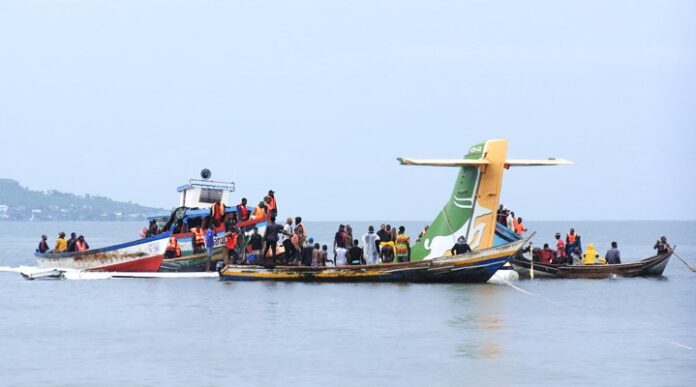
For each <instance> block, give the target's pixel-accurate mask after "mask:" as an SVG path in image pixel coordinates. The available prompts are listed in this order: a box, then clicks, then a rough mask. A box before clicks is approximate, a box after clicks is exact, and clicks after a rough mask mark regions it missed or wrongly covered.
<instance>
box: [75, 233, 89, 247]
mask: <svg viewBox="0 0 696 387" xmlns="http://www.w3.org/2000/svg"><path fill="white" fill-rule="evenodd" d="M75 249H76V250H77V251H86V250H89V244H87V241H86V240H85V237H84V236H82V235H80V236H79V237H77V242H75Z"/></svg>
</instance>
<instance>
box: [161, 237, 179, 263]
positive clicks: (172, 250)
mask: <svg viewBox="0 0 696 387" xmlns="http://www.w3.org/2000/svg"><path fill="white" fill-rule="evenodd" d="M180 256H181V247H180V246H179V241H177V240H176V238H174V237H171V238H169V243H167V249H166V250H165V251H164V258H176V257H180Z"/></svg>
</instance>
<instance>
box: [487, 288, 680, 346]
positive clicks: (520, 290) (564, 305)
mask: <svg viewBox="0 0 696 387" xmlns="http://www.w3.org/2000/svg"><path fill="white" fill-rule="evenodd" d="M500 279H501V280H502V281H503V283H505V284H506V285H508V286H510V287H511V288H513V289H515V290H517V291H518V292H520V293H522V294H526V295H528V296H532V297H535V298H539V299H542V300H544V301H546V302H548V303H550V304H553V305H556V306H560V307H564V308H567V309H570V310H574V311H581V310H580V309H579V308H575V307H572V306H569V305H566V304H562V303H560V302H557V301H554V300H552V299H550V298H547V297H544V296H542V295H539V294H536V293H533V292H530V291H529V290H526V289H522V288H521V287H519V286H517V285H515V284H513V283H512V282H510V281H508V280H507V279H505V278H500ZM583 312H586V311H583ZM602 317H603V318H607V317H606V316H602ZM648 334H649V335H652V336H653V337H656V338H658V339H660V340H663V341H665V342H667V343H669V344H672V345H673V346H675V347H678V348H682V349H686V350H688V351H693V350H694V349H693V348H692V347H690V346H688V345H686V344H682V343H679V342H677V341H674V340H670V339H668V338H666V337H664V336H661V335H658V334H656V333H648Z"/></svg>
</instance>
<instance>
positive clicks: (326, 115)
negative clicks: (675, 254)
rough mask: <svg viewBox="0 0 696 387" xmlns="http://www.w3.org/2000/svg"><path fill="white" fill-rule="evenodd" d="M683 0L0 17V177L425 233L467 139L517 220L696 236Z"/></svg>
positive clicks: (235, 4)
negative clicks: (231, 185) (494, 148)
mask: <svg viewBox="0 0 696 387" xmlns="http://www.w3.org/2000/svg"><path fill="white" fill-rule="evenodd" d="M695 18H696V2H694V1H618V2H614V1H605V0H604V1H587V0H584V1H509V2H495V1H406V0H399V1H377V0H370V1H310V0H306V1H291V0H283V1H262V0H257V1H232V0H226V1H187V2H183V1H171V0H168V1H94V0H90V1H30V0H23V1H7V0H0V133H1V134H2V142H1V143H0V144H1V145H0V147H1V148H2V156H3V162H2V163H0V177H9V178H14V179H17V180H19V181H20V182H21V183H22V185H24V186H28V187H29V188H32V189H58V190H61V191H67V192H74V193H78V194H84V193H91V194H101V195H106V196H110V197H112V198H114V199H117V200H132V201H135V202H138V203H141V204H145V205H150V206H157V207H166V208H168V207H171V206H174V205H175V204H176V201H177V198H178V195H177V193H176V190H175V188H176V187H177V186H178V185H181V184H184V183H185V182H186V181H187V179H189V178H195V177H197V176H198V174H199V171H200V170H201V169H202V168H204V167H206V168H209V169H211V170H212V172H213V178H214V179H218V180H234V181H235V182H236V183H237V187H238V192H239V194H240V195H244V196H246V197H248V198H250V201H252V202H253V201H257V200H258V199H260V198H261V196H262V194H263V193H264V192H265V191H267V190H268V189H269V188H273V189H274V190H275V191H276V192H277V197H278V204H279V208H280V210H281V213H282V214H290V215H303V216H304V217H305V218H306V219H309V220H382V219H384V220H428V219H431V218H433V217H434V216H435V214H436V213H437V211H438V210H439V209H440V208H441V207H442V204H443V202H444V201H445V200H446V199H447V198H448V195H449V194H450V192H451V188H452V184H453V181H454V178H455V176H456V173H457V172H456V170H455V169H447V168H442V169H440V168H419V167H402V166H399V165H398V164H397V162H396V161H395V158H396V157H398V156H409V157H442V158H453V157H461V156H463V155H464V153H466V151H467V149H468V147H469V146H470V145H472V144H474V143H477V142H480V141H482V140H485V139H489V138H507V139H509V140H510V144H509V157H510V158H546V157H549V156H555V157H563V158H567V159H570V160H573V161H575V163H576V164H575V165H574V166H570V167H555V168H526V169H521V168H520V169H514V170H510V171H508V172H507V175H506V179H505V181H504V183H503V191H504V192H503V202H504V203H505V204H506V205H508V206H509V207H512V208H513V209H515V210H516V212H517V213H518V214H520V215H522V216H523V217H525V218H528V219H534V220H566V219H569V220H587V219H597V220H605V219H610V220H613V219H691V220H693V219H696V205H694V197H696V195H695V194H696V183H695V182H694V180H695V177H694V175H695V173H694V172H693V171H694V170H693V167H694V166H695V165H696V155H695V153H694V149H695V147H696V67H695V65H696V60H695V59H696V56H695V54H696V45H695V43H696V23H694V22H693V21H694V19H695Z"/></svg>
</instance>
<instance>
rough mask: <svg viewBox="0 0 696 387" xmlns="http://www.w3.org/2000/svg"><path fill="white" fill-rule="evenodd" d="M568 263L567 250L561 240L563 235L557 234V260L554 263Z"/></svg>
mask: <svg viewBox="0 0 696 387" xmlns="http://www.w3.org/2000/svg"><path fill="white" fill-rule="evenodd" d="M565 262H566V249H565V242H563V239H561V233H560V232H557V233H556V259H555V260H554V263H559V264H561V263H565Z"/></svg>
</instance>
